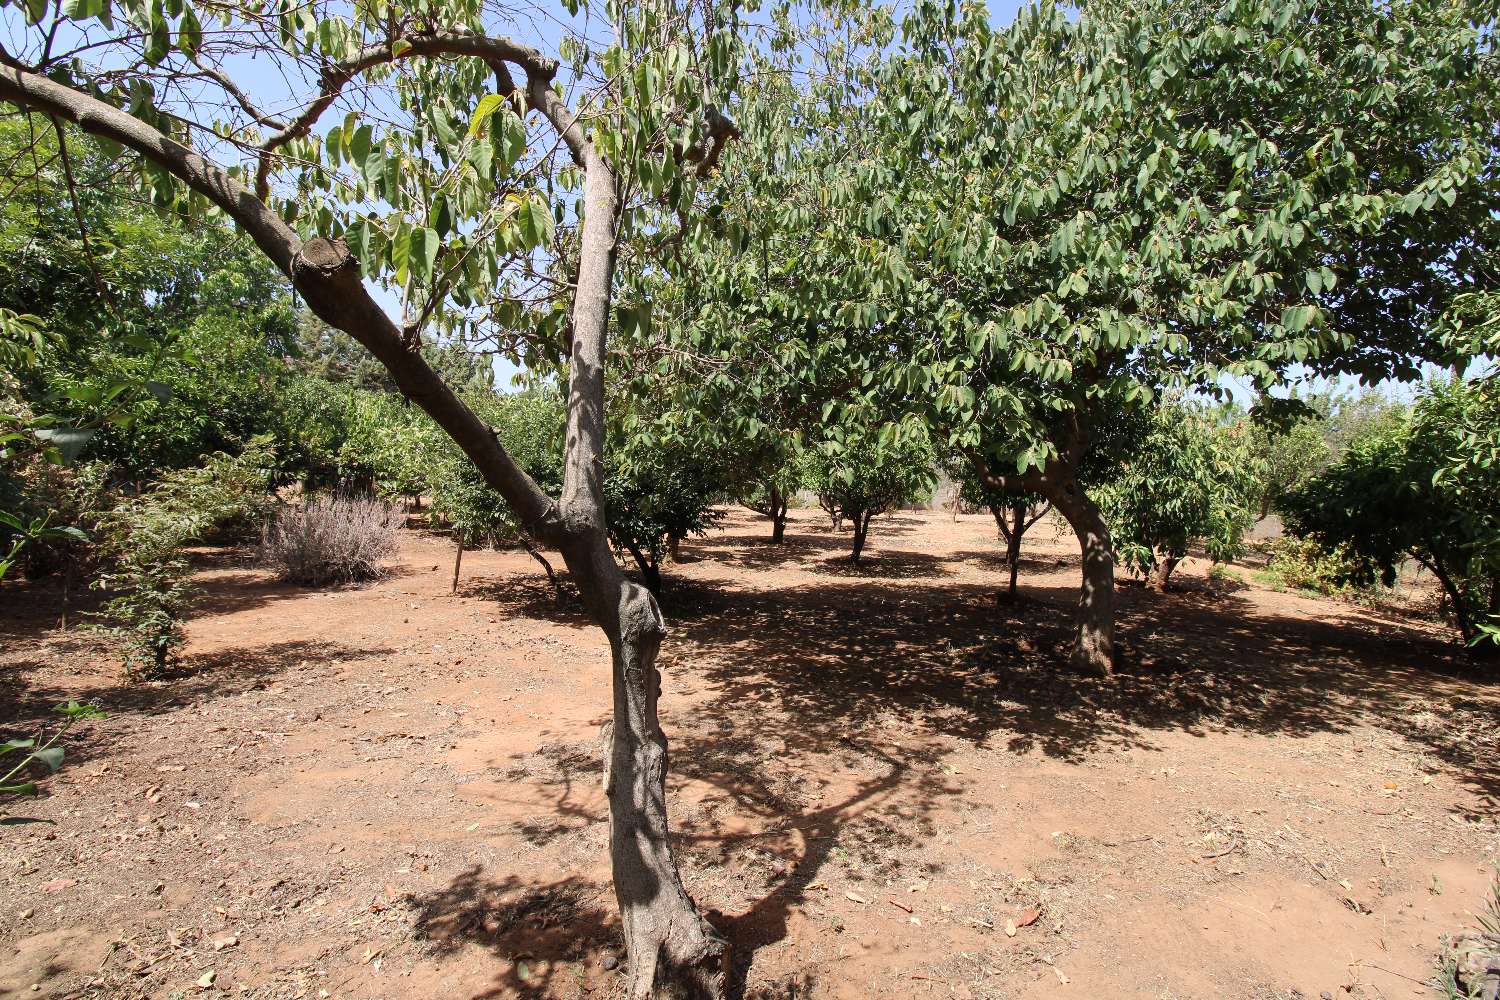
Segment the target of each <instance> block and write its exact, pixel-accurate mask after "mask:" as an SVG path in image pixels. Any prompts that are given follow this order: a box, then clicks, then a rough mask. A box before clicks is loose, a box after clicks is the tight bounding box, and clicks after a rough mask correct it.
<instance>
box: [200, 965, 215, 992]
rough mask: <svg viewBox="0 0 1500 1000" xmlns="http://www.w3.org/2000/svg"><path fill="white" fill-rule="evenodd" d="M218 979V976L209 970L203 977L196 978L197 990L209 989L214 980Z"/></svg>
mask: <svg viewBox="0 0 1500 1000" xmlns="http://www.w3.org/2000/svg"><path fill="white" fill-rule="evenodd" d="M218 978H219V974H218V973H217V972H215V971H214V970H213V969H209V970H208V971H207V972H205V973H204V974H203V975H201V976H199V977H198V988H199V989H200V990H206V989H208V988H209V987H211V986H213V984H214V980H215V979H218Z"/></svg>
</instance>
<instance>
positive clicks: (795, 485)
mask: <svg viewBox="0 0 1500 1000" xmlns="http://www.w3.org/2000/svg"><path fill="white" fill-rule="evenodd" d="M757 446H758V447H757ZM735 472H736V473H737V475H736V476H735V478H736V481H738V482H741V483H745V484H747V485H746V487H745V488H743V489H742V490H741V491H740V492H739V495H738V496H737V497H736V498H735V499H737V500H739V502H740V503H741V504H743V505H745V506H746V507H748V508H750V509H751V510H753V511H755V512H756V513H757V514H761V515H764V516H765V517H768V518H770V519H771V544H772V545H780V544H781V543H782V542H783V541H784V540H785V539H786V516H787V511H788V510H790V509H791V505H792V501H793V500H795V499H796V498H797V491H798V490H800V489H801V488H802V451H801V448H800V447H799V445H798V442H797V439H796V438H795V436H793V435H790V434H785V433H771V432H769V431H768V432H766V433H764V434H762V435H761V437H760V439H759V440H758V441H756V442H753V443H752V444H751V446H750V447H749V448H747V449H746V452H745V453H744V454H743V456H742V458H741V460H740V462H738V463H736V469H735Z"/></svg>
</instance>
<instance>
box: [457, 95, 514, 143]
mask: <svg viewBox="0 0 1500 1000" xmlns="http://www.w3.org/2000/svg"><path fill="white" fill-rule="evenodd" d="M504 104H505V98H504V97H502V96H500V95H499V94H485V95H484V96H483V97H481V98H480V99H479V106H478V107H476V108H475V109H474V116H473V117H472V118H470V119H469V131H468V132H467V133H466V137H467V138H469V139H472V138H474V137H475V136H476V135H478V134H479V132H480V130H481V129H483V128H484V126H485V123H486V122H488V121H489V120H490V116H491V115H493V114H494V113H495V112H496V111H498V110H500V108H501V106H502V105H504Z"/></svg>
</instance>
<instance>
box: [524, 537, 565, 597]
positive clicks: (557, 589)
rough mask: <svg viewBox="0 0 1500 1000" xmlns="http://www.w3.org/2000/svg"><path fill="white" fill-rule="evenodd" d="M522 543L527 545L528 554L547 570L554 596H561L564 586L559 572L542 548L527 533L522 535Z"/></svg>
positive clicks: (548, 580)
mask: <svg viewBox="0 0 1500 1000" xmlns="http://www.w3.org/2000/svg"><path fill="white" fill-rule="evenodd" d="M521 544H522V545H523V546H525V548H526V554H527V555H529V556H531V558H533V559H535V560H536V561H537V562H538V563H540V564H541V566H542V569H543V570H544V571H545V572H546V574H547V582H548V583H550V584H552V596H553V597H554V598H557V597H561V596H562V587H561V586H559V585H558V582H557V573H556V572H554V571H553V569H552V564H551V563H550V562H548V561H547V557H546V556H544V555H542V550H541V549H539V548H537V547H536V545H534V544H533V543H532V541H531V539H529V538H527V537H526V536H525V535H522V536H521Z"/></svg>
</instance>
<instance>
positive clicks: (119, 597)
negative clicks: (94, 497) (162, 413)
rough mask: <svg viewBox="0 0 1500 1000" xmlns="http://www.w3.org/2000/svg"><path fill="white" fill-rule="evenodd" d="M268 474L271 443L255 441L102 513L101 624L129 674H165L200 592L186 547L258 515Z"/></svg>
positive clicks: (264, 499)
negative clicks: (103, 596) (103, 598)
mask: <svg viewBox="0 0 1500 1000" xmlns="http://www.w3.org/2000/svg"><path fill="white" fill-rule="evenodd" d="M270 477H271V453H270V448H269V442H268V441H266V440H264V439H261V440H257V441H252V442H250V443H249V444H248V445H247V446H246V447H245V448H244V449H243V450H242V451H241V452H240V454H238V455H228V454H225V453H224V452H219V453H217V454H214V455H210V456H205V459H204V461H203V464H202V465H201V466H199V467H196V468H188V469H176V470H173V471H171V472H169V473H168V474H167V475H166V476H164V477H163V478H162V480H161V482H160V483H158V484H157V485H156V486H155V487H154V488H152V489H151V490H149V491H147V492H144V493H140V494H137V495H133V496H125V497H122V498H120V499H119V501H118V502H117V503H116V504H115V505H114V506H113V507H111V508H110V509H109V510H106V511H104V512H103V513H102V514H101V515H100V517H99V529H98V535H99V550H100V551H99V555H100V557H101V558H102V559H103V560H104V562H105V569H104V571H103V572H101V573H100V574H99V576H98V577H97V578H96V579H95V580H94V582H93V586H94V587H95V589H98V590H102V591H105V592H106V593H107V594H108V595H109V599H108V600H106V601H105V603H104V606H103V609H102V610H101V611H100V612H99V616H98V617H99V620H100V622H101V623H102V624H101V625H100V630H101V631H102V632H104V633H105V634H107V635H109V636H111V637H112V638H114V639H115V640H116V641H117V642H118V643H119V645H120V649H121V654H122V656H123V658H124V662H125V672H126V674H127V675H128V676H130V677H132V678H153V677H160V676H162V675H163V674H164V673H165V672H166V669H167V667H168V665H169V664H170V663H171V661H172V658H173V656H174V654H175V651H176V650H177V648H178V647H179V646H181V645H182V643H183V642H184V641H185V636H184V635H183V631H182V626H183V623H184V621H186V619H187V616H188V613H189V612H190V611H191V610H192V606H193V602H194V599H195V598H196V596H197V588H196V587H195V586H194V585H193V583H192V582H191V580H189V573H190V569H191V567H190V565H189V562H188V556H187V552H186V547H187V546H188V545H189V544H191V543H193V542H197V541H201V540H202V539H203V538H204V536H205V535H207V534H208V533H209V532H210V531H213V530H215V529H218V528H223V527H226V526H228V525H231V524H233V523H235V522H239V523H240V524H241V525H244V524H253V523H255V522H256V521H258V520H259V517H260V514H261V513H262V512H263V511H264V510H265V508H266V507H267V501H268V493H267V487H268V486H269V483H270Z"/></svg>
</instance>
